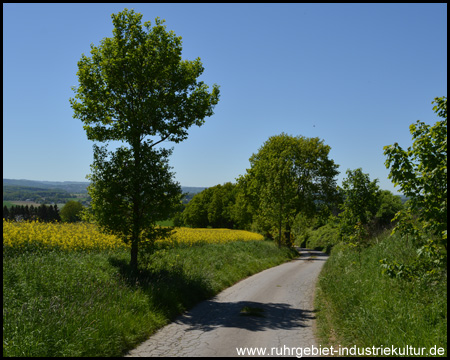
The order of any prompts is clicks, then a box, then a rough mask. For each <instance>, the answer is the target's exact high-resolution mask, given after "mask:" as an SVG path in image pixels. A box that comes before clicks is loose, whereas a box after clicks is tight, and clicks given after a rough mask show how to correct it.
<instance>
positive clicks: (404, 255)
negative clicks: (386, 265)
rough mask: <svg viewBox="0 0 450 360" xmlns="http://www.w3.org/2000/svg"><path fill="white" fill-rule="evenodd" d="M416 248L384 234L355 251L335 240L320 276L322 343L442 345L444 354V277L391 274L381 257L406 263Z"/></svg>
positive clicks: (445, 283) (429, 346) (319, 317)
mask: <svg viewBox="0 0 450 360" xmlns="http://www.w3.org/2000/svg"><path fill="white" fill-rule="evenodd" d="M415 257H416V252H415V248H414V247H413V246H412V245H411V244H409V243H408V242H406V241H404V240H403V239H401V238H400V237H397V236H393V237H389V236H387V234H384V235H383V236H382V237H380V238H379V239H377V241H376V244H374V245H373V246H371V247H369V248H367V249H365V250H363V251H362V253H361V265H360V262H359V256H358V254H357V253H356V252H355V251H354V250H351V249H349V248H345V246H344V245H342V244H339V245H336V246H335V247H334V248H333V250H332V251H331V256H330V258H329V259H328V261H327V262H326V263H325V265H324V268H323V271H322V273H321V274H320V276H319V282H318V287H317V296H316V304H315V306H316V308H317V310H318V313H317V317H318V335H319V337H320V339H321V343H322V344H323V345H324V346H331V345H335V346H338V345H341V346H343V347H344V346H345V347H350V346H353V345H356V346H358V347H372V346H384V347H386V346H395V347H398V348H401V347H405V346H412V347H414V348H421V347H425V348H427V349H429V348H432V347H434V346H437V347H442V348H444V349H445V353H447V276H446V273H445V275H444V276H443V277H442V279H441V280H440V281H437V282H434V283H431V284H430V283H423V282H420V281H407V280H403V279H395V278H390V277H388V276H386V275H383V274H382V273H381V267H380V263H379V260H380V259H383V258H388V259H396V260H397V261H399V262H404V263H408V262H410V261H411V260H412V259H413V258H415Z"/></svg>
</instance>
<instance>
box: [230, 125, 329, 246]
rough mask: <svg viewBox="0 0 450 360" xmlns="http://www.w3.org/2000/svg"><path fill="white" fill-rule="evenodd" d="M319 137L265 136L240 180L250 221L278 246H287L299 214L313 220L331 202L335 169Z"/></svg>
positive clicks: (327, 149)
mask: <svg viewBox="0 0 450 360" xmlns="http://www.w3.org/2000/svg"><path fill="white" fill-rule="evenodd" d="M329 151H330V147H329V146H327V145H324V144H323V141H321V140H320V139H319V138H305V137H302V136H297V137H293V136H289V135H286V134H284V133H283V134H281V135H278V136H272V137H270V138H269V139H268V140H267V141H266V142H265V143H264V145H263V146H262V147H261V148H260V149H259V150H258V152H257V153H256V154H253V155H252V156H251V157H250V165H251V168H250V169H248V170H247V174H246V175H244V176H242V177H241V178H240V179H239V183H240V185H241V187H242V188H243V193H244V194H245V198H246V201H247V202H248V207H249V208H250V209H251V213H252V214H253V221H255V222H256V223H257V224H258V227H259V229H260V230H261V231H263V232H270V233H272V234H274V235H275V237H276V239H277V241H278V243H279V244H281V243H282V241H283V234H282V232H284V241H286V243H287V244H290V243H291V241H292V239H291V236H290V231H291V228H292V225H293V223H294V219H295V217H296V216H297V214H298V213H299V212H302V213H304V214H306V215H307V216H314V215H316V214H317V213H318V212H320V211H322V210H324V209H326V208H327V206H328V205H329V204H330V203H331V202H332V201H333V199H334V196H335V190H336V180H335V176H336V175H337V174H338V171H337V170H336V169H337V167H338V166H337V165H335V164H334V162H333V160H330V159H329V158H328V154H329Z"/></svg>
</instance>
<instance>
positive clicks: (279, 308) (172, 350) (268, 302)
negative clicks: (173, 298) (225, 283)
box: [126, 249, 327, 357]
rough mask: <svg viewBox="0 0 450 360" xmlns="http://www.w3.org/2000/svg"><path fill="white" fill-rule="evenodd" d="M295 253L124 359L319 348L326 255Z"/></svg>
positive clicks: (181, 318) (189, 314)
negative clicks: (317, 295) (318, 287)
mask: <svg viewBox="0 0 450 360" xmlns="http://www.w3.org/2000/svg"><path fill="white" fill-rule="evenodd" d="M298 250H300V252H301V254H302V256H301V257H299V258H297V259H295V260H292V261H290V262H288V263H284V264H282V265H279V266H276V267H273V268H270V269H267V270H264V271H262V272H260V273H257V274H255V275H253V276H250V277H248V278H246V279H244V280H242V281H240V282H238V283H237V284H235V285H233V286H231V287H229V288H227V289H225V290H224V291H222V292H221V293H219V294H218V295H216V296H215V297H213V298H211V299H209V300H206V301H203V302H201V303H199V304H198V305H196V306H195V307H193V308H192V309H191V310H190V311H188V312H186V313H185V314H183V315H181V316H179V317H178V318H177V319H176V320H175V321H174V322H172V323H171V324H169V325H167V326H165V327H164V328H162V329H160V330H159V331H158V332H156V333H155V334H154V335H153V336H151V337H150V338H149V339H148V340H147V341H145V342H144V343H142V344H141V345H139V346H138V347H137V348H135V349H134V350H131V351H130V352H129V353H128V354H127V355H126V356H146V357H147V356H208V357H211V356H238V353H237V350H236V349H237V348H261V349H265V351H266V353H265V355H269V354H270V352H271V351H278V353H276V352H273V355H281V353H280V352H281V351H285V352H284V355H289V354H288V353H287V350H286V349H287V348H289V349H292V348H296V349H297V348H307V347H311V346H312V345H315V346H318V344H317V343H316V341H315V338H314V334H313V329H314V323H315V316H314V306H313V299H314V289H315V284H316V280H317V277H318V275H319V272H320V270H321V268H322V266H323V264H324V263H325V261H326V259H327V255H326V254H324V253H322V252H319V251H313V250H307V249H298ZM272 348H276V349H277V350H272ZM283 349H284V350H283ZM297 351H298V350H297ZM290 355H291V356H292V355H294V356H295V355H296V353H295V352H294V353H291V354H290Z"/></svg>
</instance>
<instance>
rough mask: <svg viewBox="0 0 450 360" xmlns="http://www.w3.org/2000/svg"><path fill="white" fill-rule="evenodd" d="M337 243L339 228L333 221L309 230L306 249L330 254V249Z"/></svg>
mask: <svg viewBox="0 0 450 360" xmlns="http://www.w3.org/2000/svg"><path fill="white" fill-rule="evenodd" d="M338 242H339V228H338V226H337V225H336V224H334V222H333V221H329V222H328V224H326V225H323V226H321V227H319V228H317V229H310V230H309V231H308V237H307V239H306V247H307V248H311V249H317V250H323V251H325V252H326V253H328V254H329V253H330V251H331V249H332V248H333V247H334V246H335V245H336V244H337V243H338Z"/></svg>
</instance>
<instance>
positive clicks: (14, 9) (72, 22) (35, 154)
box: [3, 3, 447, 193]
mask: <svg viewBox="0 0 450 360" xmlns="http://www.w3.org/2000/svg"><path fill="white" fill-rule="evenodd" d="M125 7H126V8H128V9H134V10H135V11H136V12H140V13H142V14H143V21H148V20H150V21H152V23H153V22H154V19H155V17H160V18H162V19H165V20H166V25H167V29H168V30H173V31H174V32H175V34H176V35H178V36H181V37H182V38H183V58H185V59H189V60H193V59H195V58H197V57H200V58H201V60H202V62H203V65H204V67H205V71H204V73H203V75H202V77H201V80H203V81H205V82H206V83H207V84H208V85H212V84H213V83H217V84H218V85H220V90H221V97H220V101H219V104H218V105H217V106H216V108H215V114H214V115H213V116H212V117H209V118H207V119H206V123H205V124H204V125H203V126H202V127H196V126H195V127H192V128H191V129H190V135H189V137H188V139H187V140H185V141H184V142H183V143H180V144H175V145H174V152H173V155H172V156H171V158H170V164H171V166H172V167H173V171H174V172H175V173H176V180H177V181H178V182H180V183H181V185H183V186H214V185H217V184H223V183H225V182H228V181H231V182H234V181H235V179H236V178H237V177H238V176H239V175H242V174H244V173H245V172H246V169H247V168H248V167H249V161H248V159H249V157H250V156H251V155H252V153H256V152H257V151H258V149H259V148H260V147H261V146H262V145H263V143H264V142H265V141H266V140H267V139H268V138H269V137H270V136H273V135H278V134H280V133H282V132H285V133H287V134H290V135H295V136H296V135H303V136H306V137H319V138H321V139H323V140H324V142H325V144H327V145H329V146H330V147H331V152H330V157H331V158H332V159H333V160H334V161H335V162H336V163H337V164H339V165H340V167H339V171H340V172H341V174H340V175H339V177H338V183H339V184H341V181H342V179H343V178H344V177H345V171H346V170H347V169H352V170H353V169H356V168H359V167H361V168H362V169H363V172H365V173H368V174H369V175H370V178H371V179H375V178H378V179H379V185H380V187H381V188H382V189H388V190H391V191H393V192H394V193H398V188H394V187H393V184H392V183H391V181H390V180H389V179H388V178H387V176H388V173H389V171H388V169H386V167H385V165H384V162H385V157H384V155H383V146H385V145H390V144H393V143H395V142H398V143H399V144H400V145H401V146H403V147H404V148H406V147H408V146H410V145H411V135H410V133H409V125H410V124H412V123H414V122H415V121H416V120H419V119H420V120H422V121H425V122H426V123H429V124H433V123H435V122H436V121H437V120H438V118H437V117H436V115H435V113H434V112H433V110H432V107H433V105H432V104H431V102H432V100H433V99H434V98H435V97H441V96H447V4H130V3H124V4H117V3H113V4H3V177H4V178H10V179H30V180H51V181H86V179H85V176H86V175H87V174H88V173H89V172H90V168H89V165H90V164H91V163H92V160H93V157H92V143H91V142H90V141H88V140H87V138H86V134H85V131H84V130H83V128H82V123H81V121H79V120H77V119H73V117H72V115H73V111H72V109H71V107H70V104H69V98H70V97H73V96H74V93H73V91H72V90H71V87H72V86H74V85H77V84H78V80H77V76H76V72H77V61H78V60H79V59H80V58H81V54H82V53H85V54H86V55H88V56H89V55H90V53H89V51H90V44H91V43H93V44H95V45H98V44H99V42H100V40H101V39H102V38H104V37H111V36H112V29H113V26H112V21H111V14H112V13H117V12H119V11H122V10H123V9H124V8H125ZM169 146H171V145H169Z"/></svg>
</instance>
